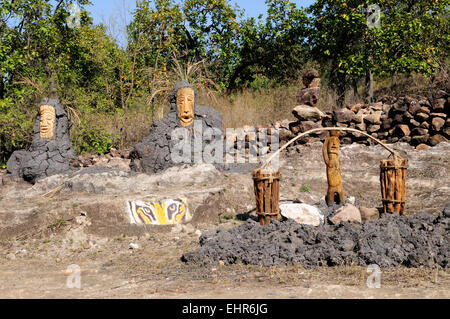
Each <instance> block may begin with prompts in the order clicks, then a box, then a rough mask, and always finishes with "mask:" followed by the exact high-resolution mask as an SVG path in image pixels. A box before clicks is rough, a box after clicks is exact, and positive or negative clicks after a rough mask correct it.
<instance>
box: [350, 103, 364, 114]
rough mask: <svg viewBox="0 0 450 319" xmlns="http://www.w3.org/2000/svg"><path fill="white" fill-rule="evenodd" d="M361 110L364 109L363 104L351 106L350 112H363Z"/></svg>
mask: <svg viewBox="0 0 450 319" xmlns="http://www.w3.org/2000/svg"><path fill="white" fill-rule="evenodd" d="M361 108H362V104H360V103H358V104H354V105H351V106H350V107H349V110H350V111H352V112H353V113H358V112H359V111H360V110H361Z"/></svg>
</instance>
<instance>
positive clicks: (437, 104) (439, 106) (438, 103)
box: [433, 99, 446, 111]
mask: <svg viewBox="0 0 450 319" xmlns="http://www.w3.org/2000/svg"><path fill="white" fill-rule="evenodd" d="M445 102H446V101H445V99H437V100H434V101H433V111H443V110H444V109H445Z"/></svg>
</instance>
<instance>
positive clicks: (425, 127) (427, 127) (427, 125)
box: [420, 122, 430, 130]
mask: <svg viewBox="0 0 450 319" xmlns="http://www.w3.org/2000/svg"><path fill="white" fill-rule="evenodd" d="M420 127H421V128H424V129H426V130H428V129H429V128H430V124H429V123H428V122H422V124H420Z"/></svg>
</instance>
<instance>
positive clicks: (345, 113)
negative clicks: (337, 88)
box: [333, 109, 355, 123]
mask: <svg viewBox="0 0 450 319" xmlns="http://www.w3.org/2000/svg"><path fill="white" fill-rule="evenodd" d="M354 116H355V113H353V112H352V111H350V110H349V109H339V110H334V111H333V119H334V120H335V121H336V122H338V123H348V122H350V121H351V120H352V118H353V117H354Z"/></svg>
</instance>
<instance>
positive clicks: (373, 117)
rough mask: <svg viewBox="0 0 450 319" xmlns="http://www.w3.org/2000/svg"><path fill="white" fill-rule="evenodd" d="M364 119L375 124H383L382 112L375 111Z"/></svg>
mask: <svg viewBox="0 0 450 319" xmlns="http://www.w3.org/2000/svg"><path fill="white" fill-rule="evenodd" d="M364 121H365V122H366V123H369V124H373V125H381V113H379V112H377V113H373V114H369V115H367V116H366V117H364Z"/></svg>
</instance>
